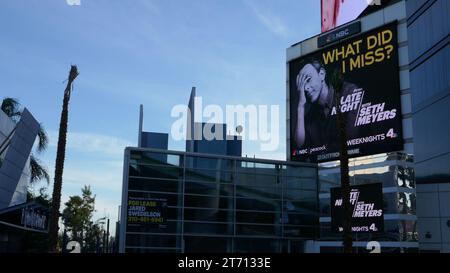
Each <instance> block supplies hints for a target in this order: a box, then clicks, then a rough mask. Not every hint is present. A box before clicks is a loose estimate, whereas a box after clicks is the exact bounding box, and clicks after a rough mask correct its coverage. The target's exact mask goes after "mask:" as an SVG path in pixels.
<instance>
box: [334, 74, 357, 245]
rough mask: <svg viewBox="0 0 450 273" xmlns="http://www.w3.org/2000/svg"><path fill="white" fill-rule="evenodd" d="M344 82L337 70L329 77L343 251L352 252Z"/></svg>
mask: <svg viewBox="0 0 450 273" xmlns="http://www.w3.org/2000/svg"><path fill="white" fill-rule="evenodd" d="M343 84H344V77H343V75H342V73H341V72H340V71H339V70H335V71H334V72H333V73H332V74H331V77H330V85H331V86H332V87H333V89H334V91H335V93H336V96H334V99H335V101H334V105H336V116H337V123H338V124H337V125H338V126H337V127H338V131H339V154H340V171H341V189H342V191H341V192H342V203H343V209H344V219H343V234H342V236H343V238H342V239H343V243H344V252H345V253H352V246H353V238H352V224H351V222H352V210H351V207H350V177H349V167H348V161H349V157H348V152H347V131H346V124H347V122H346V117H345V115H344V114H343V113H342V112H341V107H340V99H341V97H342V88H343Z"/></svg>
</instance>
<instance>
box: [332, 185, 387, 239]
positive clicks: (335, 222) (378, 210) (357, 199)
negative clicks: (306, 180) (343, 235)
mask: <svg viewBox="0 0 450 273" xmlns="http://www.w3.org/2000/svg"><path fill="white" fill-rule="evenodd" d="M330 192H331V198H330V199H331V204H330V205H331V228H332V230H333V231H334V232H342V231H343V219H344V207H343V201H342V200H343V199H342V189H341V188H332V189H331V190H330ZM350 204H351V211H352V223H351V224H352V231H353V232H368V233H374V232H383V231H384V214H383V188H382V184H381V183H376V184H367V185H360V186H353V187H351V190H350Z"/></svg>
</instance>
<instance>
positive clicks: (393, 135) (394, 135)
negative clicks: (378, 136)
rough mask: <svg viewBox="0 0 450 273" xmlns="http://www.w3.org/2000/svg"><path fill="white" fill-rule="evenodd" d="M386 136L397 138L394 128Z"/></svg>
mask: <svg viewBox="0 0 450 273" xmlns="http://www.w3.org/2000/svg"><path fill="white" fill-rule="evenodd" d="M386 136H387V137H390V138H396V137H397V134H396V133H394V128H391V129H389V131H388V132H387V134H386Z"/></svg>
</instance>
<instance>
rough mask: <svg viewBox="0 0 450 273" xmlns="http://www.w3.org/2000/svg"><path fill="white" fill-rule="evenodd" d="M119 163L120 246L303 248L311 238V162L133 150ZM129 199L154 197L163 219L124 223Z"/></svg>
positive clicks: (314, 183)
mask: <svg viewBox="0 0 450 273" xmlns="http://www.w3.org/2000/svg"><path fill="white" fill-rule="evenodd" d="M162 154H164V155H165V156H161V155H162ZM162 158H164V159H166V160H161V159H162ZM124 162H125V163H124V164H125V172H124V191H123V197H122V208H123V209H122V214H121V221H120V222H121V251H122V252H133V253H136V252H138V253H146V252H186V253H189V252H233V253H239V252H302V251H304V247H303V246H304V245H305V241H307V240H316V238H317V236H318V233H319V215H318V205H319V204H318V179H317V167H316V166H314V165H310V164H299V163H286V162H280V161H269V160H258V159H251V158H249V159H247V158H242V157H229V156H218V155H200V154H191V153H183V152H171V151H164V150H155V149H138V148H136V149H134V148H133V149H127V150H126V151H125V161H124ZM129 200H147V201H148V200H156V201H154V202H156V203H155V204H156V205H155V208H156V207H157V209H155V208H154V211H153V212H155V211H157V213H160V214H161V215H162V217H161V219H162V220H161V221H162V222H161V223H159V224H155V223H153V219H154V218H148V219H147V218H146V220H145V221H147V222H152V223H151V224H130V221H129V219H127V218H128V216H129V213H130V212H129V210H130V206H128V204H129V203H128V201H129Z"/></svg>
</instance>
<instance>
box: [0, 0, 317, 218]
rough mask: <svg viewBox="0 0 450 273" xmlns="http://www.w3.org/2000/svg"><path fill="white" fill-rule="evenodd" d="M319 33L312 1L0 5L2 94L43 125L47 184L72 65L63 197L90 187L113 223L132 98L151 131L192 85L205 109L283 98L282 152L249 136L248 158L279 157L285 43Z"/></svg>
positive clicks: (131, 130) (53, 0) (106, 0)
mask: <svg viewBox="0 0 450 273" xmlns="http://www.w3.org/2000/svg"><path fill="white" fill-rule="evenodd" d="M319 32H320V1H319V0H303V1H298V0H292V1H288V0H279V1H273V0H253V1H252V0H248V1H245V0H190V1H186V0H158V1H157V0H126V1H125V0H81V5H80V6H69V5H67V3H66V0H44V1H43V0H2V1H0V35H1V38H0V60H1V61H0V97H1V98H3V97H14V98H17V99H19V100H20V103H21V104H22V105H23V106H26V107H27V108H28V109H29V110H30V111H31V112H32V113H33V115H34V116H35V117H36V119H38V120H39V121H40V122H42V123H43V125H44V127H45V128H46V130H47V131H48V132H49V135H50V147H49V149H48V151H47V152H46V153H45V154H43V155H41V158H42V160H43V162H44V164H46V165H47V167H48V169H49V172H50V174H51V177H52V179H53V167H54V161H55V156H56V149H55V148H56V142H57V130H58V126H59V116H60V111H61V103H62V94H63V90H64V87H65V85H64V83H63V81H64V80H65V79H66V78H67V75H68V71H69V69H70V65H71V64H76V65H78V68H79V71H80V75H79V77H78V78H77V80H76V82H75V87H74V88H75V89H74V92H73V95H72V99H71V103H70V116H69V132H70V133H69V138H68V144H67V154H66V164H65V171H64V184H63V202H64V201H66V200H67V197H68V196H70V195H74V194H79V193H80V189H81V187H82V186H83V185H85V184H89V185H91V187H92V189H93V191H94V193H95V194H97V204H96V208H97V213H96V217H101V216H103V214H104V213H108V214H109V215H110V217H111V218H112V219H114V220H115V219H116V217H117V207H118V205H119V204H120V198H121V183H122V162H123V149H124V147H125V146H127V145H131V146H136V143H137V130H138V110H139V104H144V110H145V118H144V129H145V130H147V131H157V132H170V128H171V125H172V123H173V122H174V120H175V119H174V118H173V117H171V116H170V112H171V109H172V107H173V106H175V105H177V104H186V103H187V101H188V98H189V93H190V89H191V87H192V86H196V87H197V94H198V95H200V96H202V97H203V103H204V104H218V105H221V106H225V105H226V104H243V105H249V104H257V105H259V104H262V105H279V106H280V131H281V132H280V139H281V143H280V147H279V149H278V150H277V151H274V152H271V153H263V152H261V151H260V150H259V147H260V146H259V145H258V143H255V142H254V141H253V142H251V141H248V142H244V144H243V153H244V154H247V155H249V156H253V155H256V156H257V157H264V158H275V159H283V158H284V157H285V156H284V153H285V141H284V139H285V115H286V114H285V113H286V108H285V100H286V96H285V93H286V83H285V79H286V75H285V73H286V64H285V52H286V48H287V47H289V46H290V45H292V44H294V43H296V42H299V41H301V40H304V39H306V38H308V37H310V36H313V35H315V34H317V33H319ZM169 148H171V149H175V150H182V149H184V142H181V141H173V140H170V141H169ZM49 192H51V186H50V190H49Z"/></svg>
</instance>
